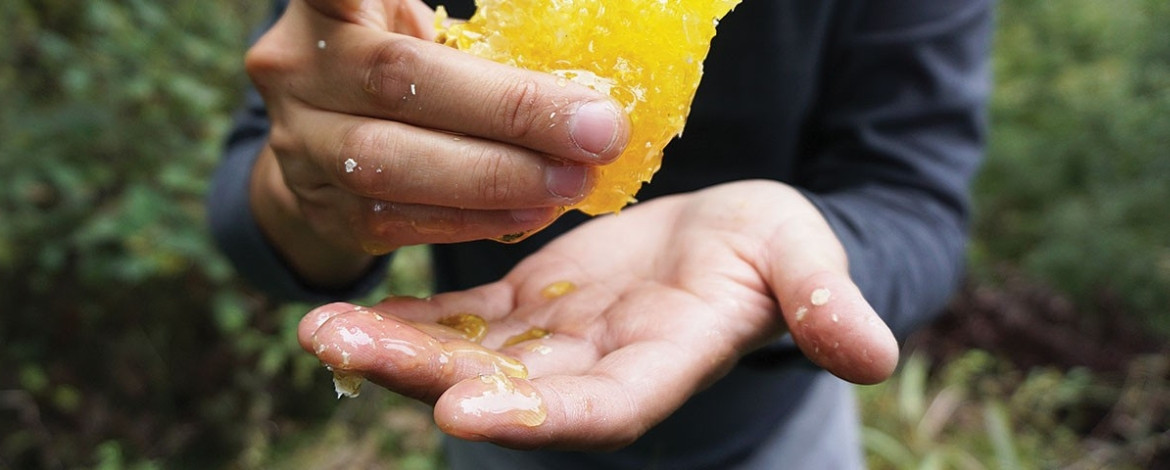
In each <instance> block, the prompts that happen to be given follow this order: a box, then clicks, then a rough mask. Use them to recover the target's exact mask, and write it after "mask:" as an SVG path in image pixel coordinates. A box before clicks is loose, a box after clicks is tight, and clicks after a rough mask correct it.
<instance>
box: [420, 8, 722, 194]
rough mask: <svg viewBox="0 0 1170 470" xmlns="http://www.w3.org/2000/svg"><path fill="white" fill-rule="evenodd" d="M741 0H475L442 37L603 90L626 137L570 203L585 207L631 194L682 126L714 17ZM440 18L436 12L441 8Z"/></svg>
mask: <svg viewBox="0 0 1170 470" xmlns="http://www.w3.org/2000/svg"><path fill="white" fill-rule="evenodd" d="M739 2H740V0H621V1H607V0H477V1H476V6H477V10H476V12H475V15H473V16H472V17H471V19H469V20H468V21H467V22H466V23H460V24H454V25H451V26H449V27H445V28H444V27H440V34H439V38H438V40H439V41H441V42H443V43H444V44H447V45H450V46H452V47H455V48H458V49H460V50H464V51H467V52H470V53H471V54H474V55H477V56H480V57H483V58H487V59H490V60H493V61H496V62H500V63H504V64H508V65H512V66H516V67H521V68H525V69H530V70H539V71H543V72H548V73H551V74H553V75H556V76H558V77H561V78H563V79H564V80H571V81H573V82H576V83H580V84H583V85H586V86H589V87H591V88H593V89H595V90H598V91H601V92H604V93H608V94H609V95H610V96H612V97H613V98H614V99H616V100H617V101H618V102H619V103H620V104H621V105H622V106H623V107H624V109H625V111H626V112H627V113H628V114H629V116H630V122H631V125H632V128H631V134H630V143H629V145H628V146H627V147H626V150H625V152H624V153H623V154H622V155H621V156H620V157H619V158H618V160H617V161H615V162H614V163H611V164H609V165H605V166H603V167H601V168H600V169H599V175H598V176H599V177H598V179H597V182H596V184H595V185H594V189H593V192H592V193H590V194H589V195H588V196H587V197H586V198H585V199H584V200H583V201H581V202H580V203H578V204H577V205H575V206H573V207H571V208H572V209H578V210H580V211H582V212H585V213H587V214H590V215H597V214H603V213H607V212H617V211H618V210H620V209H621V208H622V207H624V206H625V205H626V204H628V203H631V202H634V195H635V194H636V193H637V192H638V189H640V188H641V187H642V184H643V183H646V182H649V181H650V178H651V176H653V175H654V173H655V172H656V171H658V168H659V167H660V166H661V164H662V150H663V149H664V148H665V147H666V144H667V143H669V142H670V140H671V139H672V138H674V136H676V135H681V134H682V130H683V125H684V124H686V119H687V114H688V113H689V112H690V108H691V100H692V99H693V98H694V96H695V90H696V89H697V88H698V86H699V79H700V78H701V77H702V75H703V60H704V59H705V58H706V57H707V51H708V49H709V48H710V44H711V39H712V38H713V37H714V36H715V26H716V24H717V23H718V22H719V19H720V18H722V17H723V16H724V15H726V14H727V13H728V12H729V11H731V9H732V8H733V7H735V5H737V4H738V3H739ZM439 16H440V20H439V21H440V24H441V22H442V21H443V19H445V13H444V12H442V11H441V10H440V15H439Z"/></svg>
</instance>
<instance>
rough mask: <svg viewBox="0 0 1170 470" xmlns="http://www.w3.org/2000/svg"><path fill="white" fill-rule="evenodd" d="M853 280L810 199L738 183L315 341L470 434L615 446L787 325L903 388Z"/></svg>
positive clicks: (324, 328) (313, 331) (336, 308)
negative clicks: (496, 278)
mask: <svg viewBox="0 0 1170 470" xmlns="http://www.w3.org/2000/svg"><path fill="white" fill-rule="evenodd" d="M847 272H848V271H847V261H846V259H845V255H844V252H843V250H842V248H841V246H840V244H839V243H838V242H837V240H836V238H835V237H834V235H833V233H832V231H831V230H830V229H829V227H828V225H827V224H826V222H825V221H824V219H823V218H822V217H821V216H820V214H819V213H818V212H817V211H816V209H815V208H814V207H813V206H812V205H811V204H810V203H809V202H808V201H807V200H806V199H805V198H804V197H803V196H801V195H800V194H799V193H798V192H797V191H795V190H793V189H791V188H789V187H787V186H784V185H782V184H779V183H775V182H765V181H752V182H740V183H731V184H726V185H722V186H717V187H713V188H710V189H707V190H704V191H700V192H695V193H690V194H685V195H679V196H674V197H669V198H662V199H658V200H655V201H651V202H648V203H644V204H640V205H637V206H634V207H632V208H630V209H628V210H626V211H624V212H622V213H621V214H618V215H615V216H607V217H600V218H597V219H594V220H592V221H590V222H588V223H586V224H584V225H582V226H581V227H578V228H577V229H575V230H573V231H571V232H569V233H567V234H565V235H563V236H561V237H560V238H558V239H557V240H555V241H554V242H552V243H550V244H549V245H548V246H546V247H544V248H542V249H541V250H539V251H538V252H536V253H535V254H533V255H531V256H530V257H528V258H527V259H525V260H524V261H523V262H522V263H520V264H519V265H518V266H517V267H516V268H515V269H513V270H512V271H511V272H510V273H509V274H508V275H507V276H506V277H505V278H504V279H501V280H500V281H498V282H495V283H492V284H488V285H484V286H481V287H477V288H474V289H470V290H466V291H460V292H451V293H444V294H440V295H436V296H434V297H432V298H429V299H408V298H391V299H387V300H385V301H383V302H381V303H379V304H378V305H375V306H373V307H369V308H364V307H359V306H355V305H351V304H344V303H339V304H330V305H326V306H323V307H321V308H318V309H316V310H314V311H313V312H311V313H310V314H309V315H307V316H306V317H305V319H304V320H303V321H302V325H301V330H300V340H301V343H302V345H303V346H304V347H305V348H306V349H307V350H309V351H312V352H314V353H315V354H317V355H318V357H320V358H321V360H322V361H323V362H324V363H325V364H327V365H329V366H330V367H331V368H333V369H334V370H335V371H342V372H344V373H352V374H360V375H362V376H364V377H366V378H367V379H369V380H371V381H373V382H375V383H377V384H379V385H381V386H384V387H387V388H389V389H390V390H393V391H396V392H399V393H402V394H404V395H407V396H411V397H414V398H417V399H419V400H422V401H424V402H428V403H433V404H434V405H435V421H436V423H438V425H439V426H440V428H441V429H442V430H444V431H445V432H447V433H449V434H452V435H454V436H457V437H461V438H465V439H472V440H488V441H492V442H496V443H499V444H502V445H506V446H510V447H517V448H532V447H548V446H551V447H559V448H574V449H598V448H613V447H618V446H622V445H625V444H628V443H630V442H632V441H633V440H634V439H636V438H638V437H639V436H641V435H642V434H643V433H645V432H646V431H647V430H648V429H649V428H650V427H651V426H653V425H655V424H657V423H658V422H660V421H662V420H663V419H665V418H666V417H667V416H669V415H670V414H671V413H672V412H673V411H674V410H676V409H678V408H679V407H680V406H681V405H682V404H683V403H684V402H685V401H686V400H687V399H688V398H689V397H690V396H691V395H693V394H694V393H695V392H697V391H699V390H701V389H702V388H704V387H706V386H707V385H709V384H711V383H712V382H713V381H715V380H717V379H718V378H720V377H721V376H722V375H723V374H725V373H726V372H727V371H729V370H730V368H731V367H732V366H734V365H735V363H736V361H737V360H738V359H739V358H740V357H741V356H743V355H744V354H746V353H748V352H750V351H752V350H753V349H755V348H758V347H760V346H762V345H764V344H767V343H768V342H770V341H773V340H776V339H778V338H779V337H780V336H781V335H782V334H783V333H784V332H785V331H786V330H787V331H790V332H791V333H792V335H793V339H794V340H795V341H796V343H797V345H798V346H800V348H801V350H802V351H803V352H804V353H805V355H807V356H808V357H809V358H810V359H812V360H813V361H814V362H816V363H817V364H819V365H821V366H822V367H825V368H826V369H828V370H830V371H831V372H833V373H835V374H837V375H839V376H841V377H842V378H845V379H847V380H851V381H854V382H860V383H872V382H876V381H880V380H883V379H885V378H886V377H888V375H889V374H890V373H892V371H893V368H894V366H895V364H896V362H897V344H896V342H895V340H894V338H893V335H892V334H891V333H890V331H889V329H888V328H887V327H886V326H885V325H884V323H882V322H881V321H880V319H879V318H878V317H877V315H876V313H874V311H873V309H872V308H871V307H870V306H869V305H868V303H866V301H865V300H864V299H863V298H862V296H861V294H860V292H859V291H858V289H857V287H856V286H855V285H854V284H853V283H852V282H851V281H850V280H849V277H848V274H847ZM470 315H474V316H470ZM460 318H462V319H464V320H465V321H462V322H460V321H458V320H459V319H460ZM477 318H482V319H484V320H485V321H486V322H485V323H483V324H480V323H479V322H477V321H475V320H476V319H477ZM439 323H443V324H446V325H448V326H442V325H440V324H439ZM452 326H453V327H454V328H452ZM478 326H486V330H484V331H483V334H482V335H480V334H479V331H478V330H476V327H478Z"/></svg>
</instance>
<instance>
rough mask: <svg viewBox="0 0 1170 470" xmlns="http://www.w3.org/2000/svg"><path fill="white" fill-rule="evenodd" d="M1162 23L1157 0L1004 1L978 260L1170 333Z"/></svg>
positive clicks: (980, 190)
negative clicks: (1020, 271)
mask: <svg viewBox="0 0 1170 470" xmlns="http://www.w3.org/2000/svg"><path fill="white" fill-rule="evenodd" d="M1167 21H1170V4H1168V3H1167V2H1165V1H1162V0H1119V1H1113V2H1100V1H1096V0H1068V1H1063V2H1031V1H1023V0H1016V1H1004V2H1001V3H1000V14H999V28H1000V30H999V33H998V35H997V39H996V43H995V47H996V56H995V64H994V65H995V73H996V76H997V79H996V89H995V97H994V100H993V107H992V118H993V133H992V140H991V146H990V155H989V158H988V162H987V166H986V168H985V171H984V173H983V174H982V176H981V178H980V179H979V181H978V186H977V207H978V208H979V217H978V220H977V225H976V244H975V246H974V250H973V253H974V255H975V266H976V268H984V269H985V268H986V267H987V266H988V265H989V264H1000V263H1009V264H1013V265H1019V266H1020V267H1022V268H1023V269H1025V270H1026V271H1028V272H1029V273H1031V274H1032V276H1034V277H1036V278H1039V279H1041V280H1044V281H1046V282H1048V283H1050V284H1052V285H1054V286H1056V287H1058V288H1060V289H1061V290H1063V291H1064V292H1065V293H1067V294H1068V295H1069V296H1070V297H1072V298H1074V299H1076V300H1078V301H1079V302H1080V303H1081V304H1082V305H1084V306H1086V307H1089V308H1086V310H1093V311H1095V310H1098V308H1100V307H1105V308H1106V309H1107V310H1109V311H1108V314H1111V315H1112V314H1116V313H1117V310H1121V311H1123V312H1132V313H1133V314H1134V315H1136V316H1138V317H1139V318H1141V319H1142V320H1143V321H1144V322H1146V323H1147V324H1148V325H1150V326H1152V327H1155V328H1156V329H1158V330H1160V331H1161V332H1162V333H1163V334H1166V335H1170V315H1167V313H1170V312H1168V311H1167V306H1168V305H1170V218H1168V217H1166V214H1167V213H1170V210H1168V209H1170V203H1168V202H1167V201H1170V184H1167V182H1168V181H1170V159H1167V158H1166V157H1167V153H1166V152H1167V148H1166V142H1167V141H1166V136H1170V30H1168V29H1167V28H1166V27H1165V25H1166V24H1167ZM1093 307H1098V308H1093Z"/></svg>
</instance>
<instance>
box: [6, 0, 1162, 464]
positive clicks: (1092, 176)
mask: <svg viewBox="0 0 1170 470" xmlns="http://www.w3.org/2000/svg"><path fill="white" fill-rule="evenodd" d="M757 1H764V0H757ZM1000 5H1001V10H1000V27H1001V30H1000V33H999V35H998V39H997V44H996V46H997V57H996V62H995V71H996V74H997V90H996V96H995V100H994V106H993V131H994V132H993V140H992V145H991V151H990V157H989V161H988V164H987V168H986V171H985V172H984V173H983V175H982V176H981V178H980V179H979V181H978V194H977V198H976V200H977V206H978V220H977V224H976V227H975V233H976V241H975V243H974V245H973V247H972V261H973V262H972V267H973V269H974V272H975V273H977V278H978V279H980V280H982V282H986V283H995V282H999V281H998V280H997V277H996V276H997V274H996V273H997V270H998V269H999V267H1000V266H1009V267H1011V268H1012V269H1019V270H1022V271H1024V272H1026V273H1029V275H1030V276H1032V277H1033V278H1034V279H1036V280H1038V281H1041V282H1045V283H1048V284H1051V285H1053V286H1056V287H1058V288H1060V289H1062V290H1063V292H1065V293H1066V294H1067V295H1069V296H1070V297H1072V298H1074V299H1077V300H1078V301H1079V302H1081V305H1082V306H1083V307H1084V308H1083V309H1082V310H1083V311H1085V312H1089V313H1090V314H1098V315H1100V320H1101V321H1109V319H1110V315H1117V314H1124V315H1133V316H1135V317H1138V318H1141V319H1143V321H1145V322H1146V323H1147V324H1149V325H1151V326H1156V327H1158V328H1160V329H1161V331H1162V332H1163V333H1164V334H1167V335H1168V336H1170V315H1167V306H1168V305H1170V218H1167V217H1166V215H1167V202H1166V201H1168V200H1170V184H1168V183H1170V158H1167V156H1166V152H1167V150H1166V145H1167V137H1168V136H1170V29H1168V28H1166V27H1165V25H1167V24H1170V3H1167V2H1165V1H1164V0H1113V1H1110V2H1101V1H1099V0H1065V1H1062V2H1035V1H1028V0H1002V1H1001V2H1000ZM266 8H267V2H245V1H239V0H205V1H201V2H195V1H183V2H151V1H148V0H89V1H86V2H73V1H65V0H35V1H34V0H6V1H4V2H0V31H3V34H4V41H0V312H2V313H0V364H3V367H0V467H6V468H37V467H49V468H62V467H78V466H81V467H88V466H98V467H103V468H122V467H151V466H158V467H167V468H171V467H175V466H179V467H183V466H187V467H205V466H222V465H231V466H235V467H259V466H263V465H264V464H265V463H266V462H271V461H272V459H273V457H272V456H271V453H272V452H274V451H273V441H274V439H277V438H279V437H280V436H284V435H288V434H295V433H296V432H298V430H303V429H306V428H305V426H311V425H312V424H311V423H314V422H319V421H320V420H321V419H323V418H324V417H325V416H328V415H329V413H330V412H331V410H332V409H333V408H334V402H333V398H332V395H331V393H330V392H331V388H330V384H329V383H328V379H327V375H326V374H323V373H321V372H320V369H319V368H318V365H317V363H316V360H315V359H313V358H312V357H311V356H310V355H307V354H302V353H301V352H300V350H299V348H298V347H297V345H296V342H295V338H294V328H295V325H296V322H297V321H298V320H299V317H300V315H302V314H303V313H304V312H305V311H306V309H307V306H300V305H293V306H283V307H282V306H277V305H273V304H271V303H269V302H268V301H266V300H265V299H263V298H262V297H260V296H257V295H255V294H254V293H252V292H251V291H249V290H247V289H246V288H244V287H242V286H240V285H239V283H238V281H237V280H236V279H235V277H234V274H233V273H232V272H231V270H230V268H229V266H228V264H227V263H226V262H225V261H224V259H223V258H222V257H221V256H220V255H219V254H218V253H217V252H216V250H215V249H214V247H213V246H212V244H211V242H210V239H209V237H208V235H207V233H206V230H205V227H204V220H203V208H202V205H203V197H204V191H205V190H206V188H207V183H208V178H209V175H210V173H211V171H212V169H213V167H214V166H215V164H216V162H217V160H218V158H219V151H220V142H221V140H222V138H223V135H224V132H225V131H226V129H227V128H228V126H229V123H230V115H231V112H232V111H233V110H234V108H235V107H236V106H237V103H238V100H239V97H240V94H241V89H242V88H243V86H244V84H245V77H244V75H243V73H242V71H241V63H242V60H241V59H242V55H243V50H244V46H245V39H246V37H247V36H248V33H249V32H250V29H251V28H252V27H253V26H254V25H255V24H256V23H257V22H258V21H259V20H260V19H261V17H262V16H263V15H264V13H265V11H264V10H265V9H266ZM398 261H399V262H398V263H396V265H395V269H399V270H402V271H401V272H400V274H399V275H398V279H400V280H401V281H402V284H403V285H408V287H407V288H408V289H410V291H411V292H416V293H417V292H420V291H423V290H425V288H426V285H427V283H426V280H425V263H426V257H425V253H424V252H421V251H413V252H410V254H409V255H408V256H402V257H400V258H399V260H398ZM1073 379H1076V376H1068V378H1067V380H1073ZM1078 383H1079V382H1078ZM1070 406H1071V405H1070ZM994 415H995V414H994V413H992V414H989V415H988V416H989V418H988V421H989V422H992V421H994V422H998V421H997V420H994V419H991V417H995V416H994ZM1061 435H1063V434H1061ZM1062 442H1063V441H1062ZM1001 447H1002V446H1001Z"/></svg>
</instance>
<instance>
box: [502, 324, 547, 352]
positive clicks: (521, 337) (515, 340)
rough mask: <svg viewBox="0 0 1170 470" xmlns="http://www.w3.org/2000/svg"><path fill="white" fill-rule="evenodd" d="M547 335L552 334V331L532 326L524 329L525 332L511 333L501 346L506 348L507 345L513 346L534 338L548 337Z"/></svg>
mask: <svg viewBox="0 0 1170 470" xmlns="http://www.w3.org/2000/svg"><path fill="white" fill-rule="evenodd" d="M549 336H552V333H550V332H549V331H548V330H546V329H544V328H537V327H535V326H534V327H532V328H529V329H528V331H525V332H523V333H520V334H518V335H513V336H512V337H511V338H508V340H507V341H504V346H503V347H505V348H506V347H508V346H515V345H517V344H520V343H523V342H525V341H529V340H534V339H541V338H548V337H549Z"/></svg>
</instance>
